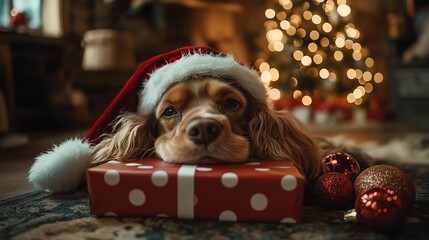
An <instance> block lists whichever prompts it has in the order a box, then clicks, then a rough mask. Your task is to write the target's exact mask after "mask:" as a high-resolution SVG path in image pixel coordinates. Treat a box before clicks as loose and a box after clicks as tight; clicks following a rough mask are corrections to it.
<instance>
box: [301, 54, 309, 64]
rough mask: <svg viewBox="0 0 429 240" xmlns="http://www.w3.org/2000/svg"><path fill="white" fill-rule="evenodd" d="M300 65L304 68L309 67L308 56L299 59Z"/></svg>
mask: <svg viewBox="0 0 429 240" xmlns="http://www.w3.org/2000/svg"><path fill="white" fill-rule="evenodd" d="M301 63H302V65H304V66H310V64H311V63H312V60H311V57H309V56H304V57H302V58H301Z"/></svg>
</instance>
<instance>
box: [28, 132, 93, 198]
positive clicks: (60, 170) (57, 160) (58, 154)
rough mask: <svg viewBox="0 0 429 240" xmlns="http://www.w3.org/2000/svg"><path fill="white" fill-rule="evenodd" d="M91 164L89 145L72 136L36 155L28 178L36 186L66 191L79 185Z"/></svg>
mask: <svg viewBox="0 0 429 240" xmlns="http://www.w3.org/2000/svg"><path fill="white" fill-rule="evenodd" d="M90 164H91V146H90V144H89V143H87V142H82V140H81V139H78V138H74V139H69V140H66V141H64V142H62V143H61V144H60V145H55V146H54V147H53V149H52V150H50V151H48V152H46V153H43V154H41V155H39V156H38V157H36V161H35V162H34V164H33V166H32V167H31V169H30V172H29V175H28V180H29V181H30V182H31V183H33V184H34V186H36V187H37V188H41V189H46V190H50V191H53V192H67V191H70V190H73V189H75V188H77V187H78V186H79V184H80V183H81V182H82V181H83V180H84V178H85V174H86V170H87V169H88V168H89V166H90Z"/></svg>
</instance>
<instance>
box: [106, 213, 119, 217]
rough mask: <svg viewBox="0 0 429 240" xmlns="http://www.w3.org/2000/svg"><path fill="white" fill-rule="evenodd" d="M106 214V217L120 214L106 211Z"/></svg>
mask: <svg viewBox="0 0 429 240" xmlns="http://www.w3.org/2000/svg"><path fill="white" fill-rule="evenodd" d="M104 216H106V217H118V214H116V213H114V212H106V213H105V214H104Z"/></svg>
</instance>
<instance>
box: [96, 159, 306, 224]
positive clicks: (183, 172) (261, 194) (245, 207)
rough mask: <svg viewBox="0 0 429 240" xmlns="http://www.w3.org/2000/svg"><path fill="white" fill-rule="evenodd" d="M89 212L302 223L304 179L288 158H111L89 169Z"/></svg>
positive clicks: (134, 215)
mask: <svg viewBox="0 0 429 240" xmlns="http://www.w3.org/2000/svg"><path fill="white" fill-rule="evenodd" d="M88 190H89V195H90V202H91V213H92V214H95V215H103V216H122V217H173V218H185V219H207V220H220V221H261V222H263V221H269V222H287V223H297V222H300V221H301V210H302V201H303V194H304V177H303V176H302V174H301V173H300V172H299V171H298V169H297V168H296V167H295V166H294V165H293V163H292V162H290V161H266V160H264V161H257V162H247V163H241V164H222V165H175V164H169V163H166V162H163V161H161V160H159V159H141V160H135V161H127V162H124V163H123V162H118V161H110V162H107V163H105V164H102V165H99V166H96V167H93V168H90V169H89V170H88Z"/></svg>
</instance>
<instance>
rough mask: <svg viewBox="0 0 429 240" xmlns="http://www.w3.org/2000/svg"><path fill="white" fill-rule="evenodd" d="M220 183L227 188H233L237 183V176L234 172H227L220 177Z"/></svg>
mask: <svg viewBox="0 0 429 240" xmlns="http://www.w3.org/2000/svg"><path fill="white" fill-rule="evenodd" d="M221 181H222V185H223V186H224V187H227V188H233V187H235V186H237V184H238V176H237V174H235V173H232V172H227V173H224V174H223V175H222V177H221Z"/></svg>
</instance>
